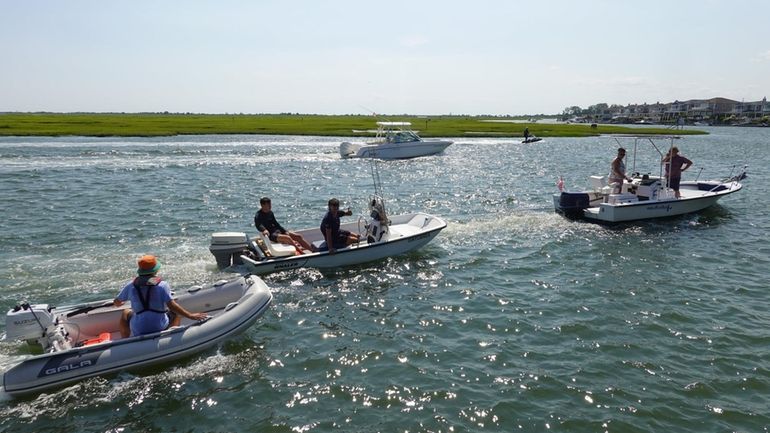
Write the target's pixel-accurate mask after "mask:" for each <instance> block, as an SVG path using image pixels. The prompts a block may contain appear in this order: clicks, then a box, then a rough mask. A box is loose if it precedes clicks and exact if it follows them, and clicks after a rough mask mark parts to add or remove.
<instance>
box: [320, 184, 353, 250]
mask: <svg viewBox="0 0 770 433" xmlns="http://www.w3.org/2000/svg"><path fill="white" fill-rule="evenodd" d="M340 215H346V216H351V215H353V212H351V211H350V209H348V210H346V211H342V212H340V201H339V200H337V199H336V198H333V199H331V200H329V211H328V212H326V215H324V219H323V220H322V221H321V234H322V235H323V236H324V239H326V246H327V247H328V248H329V254H334V252H335V251H336V250H337V249H338V248H345V247H346V246H348V245H350V244H353V243H356V242H358V240H359V238H358V235H357V234H355V233H351V232H349V231H347V230H341V229H340Z"/></svg>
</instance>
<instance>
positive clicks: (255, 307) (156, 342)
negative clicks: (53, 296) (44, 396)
mask: <svg viewBox="0 0 770 433" xmlns="http://www.w3.org/2000/svg"><path fill="white" fill-rule="evenodd" d="M272 299H273V295H272V294H271V293H270V290H269V289H268V288H267V286H266V285H265V283H264V282H263V281H262V280H261V279H260V278H259V277H257V276H245V277H239V278H237V279H235V280H232V281H229V282H228V281H219V282H217V283H215V284H213V285H212V286H210V287H206V288H203V287H201V286H195V287H191V288H189V289H187V290H186V291H184V293H178V294H177V295H176V296H175V300H176V301H177V302H178V303H179V304H180V305H181V306H182V307H184V308H185V309H187V310H188V311H195V312H206V313H208V315H209V318H208V319H206V320H204V321H200V322H193V321H190V320H187V319H183V321H182V324H181V326H178V327H173V328H169V329H166V330H164V331H161V332H156V333H153V334H147V335H141V336H136V337H129V338H121V335H120V330H119V323H120V316H121V314H122V312H123V309H125V308H128V307H129V305H130V303H126V304H124V305H122V306H120V307H116V306H114V305H113V303H112V300H109V301H99V302H93V303H88V304H83V305H75V306H67V307H51V306H48V305H47V304H36V305H29V304H24V305H23V306H17V307H15V308H13V309H12V310H10V311H9V312H8V314H7V315H6V339H7V340H22V341H26V342H27V343H28V344H29V346H30V348H31V349H32V351H33V352H38V353H39V354H37V355H33V356H30V357H28V358H26V359H24V360H22V361H21V362H20V363H19V364H17V365H15V366H13V367H11V368H10V369H9V370H8V371H6V372H5V373H4V374H3V389H4V390H5V392H6V393H8V394H9V395H11V396H19V395H25V394H30V393H36V392H40V391H43V390H46V389H49V388H53V387H58V386H62V385H67V384H71V383H73V382H76V381H79V380H82V379H85V378H88V377H92V376H97V375H105V374H109V373H115V372H118V371H121V370H137V369H138V370H141V369H142V368H144V367H147V366H150V365H154V364H158V363H163V362H167V361H171V360H174V359H177V358H181V357H184V356H189V355H191V354H194V353H196V352H200V351H202V350H204V349H206V348H208V347H211V346H212V345H214V344H216V343H218V342H220V341H222V340H224V339H225V338H227V337H230V336H232V335H235V334H237V333H239V332H242V331H244V330H246V329H247V328H248V327H250V326H251V325H252V324H253V323H254V322H255V321H256V320H257V318H259V317H260V316H261V315H262V314H263V313H264V312H265V311H266V310H267V308H268V307H269V306H270V303H271V302H272Z"/></svg>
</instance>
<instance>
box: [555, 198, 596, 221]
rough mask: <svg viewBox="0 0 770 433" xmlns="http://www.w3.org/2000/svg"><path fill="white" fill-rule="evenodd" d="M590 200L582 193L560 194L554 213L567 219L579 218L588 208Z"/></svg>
mask: <svg viewBox="0 0 770 433" xmlns="http://www.w3.org/2000/svg"><path fill="white" fill-rule="evenodd" d="M590 201H591V200H590V198H589V196H588V194H586V193H584V192H562V193H561V195H560V196H559V206H558V207H557V208H556V211H557V212H559V213H562V214H564V215H565V216H567V217H579V216H581V215H582V214H583V210H584V209H588V207H589V206H590Z"/></svg>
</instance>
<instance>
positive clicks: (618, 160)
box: [608, 147, 631, 194]
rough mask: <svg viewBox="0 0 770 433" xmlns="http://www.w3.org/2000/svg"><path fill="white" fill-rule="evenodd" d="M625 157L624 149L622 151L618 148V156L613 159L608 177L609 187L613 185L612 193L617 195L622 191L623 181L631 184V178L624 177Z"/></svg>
mask: <svg viewBox="0 0 770 433" xmlns="http://www.w3.org/2000/svg"><path fill="white" fill-rule="evenodd" d="M625 157H626V149H623V148H622V147H619V148H618V156H616V157H615V159H613V160H612V165H611V166H610V175H609V181H608V183H609V185H611V186H612V184H615V186H613V188H612V192H613V193H615V194H619V193H620V192H622V191H623V181H624V180H627V181H629V182H631V178H629V177H628V176H626V163H625V162H623V158H625Z"/></svg>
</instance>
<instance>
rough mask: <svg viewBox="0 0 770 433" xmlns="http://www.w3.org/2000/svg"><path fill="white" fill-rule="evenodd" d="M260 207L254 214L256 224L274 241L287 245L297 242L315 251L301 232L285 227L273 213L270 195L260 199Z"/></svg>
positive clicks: (258, 228)
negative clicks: (291, 230)
mask: <svg viewBox="0 0 770 433" xmlns="http://www.w3.org/2000/svg"><path fill="white" fill-rule="evenodd" d="M259 205H260V209H259V210H258V211H257V213H256V214H254V226H255V227H256V228H257V230H259V231H261V232H262V233H263V234H264V235H265V236H267V237H268V238H269V239H270V240H271V241H272V242H278V243H282V244H286V245H294V242H297V243H299V244H300V246H302V248H304V249H306V250H308V251H315V248H313V246H312V245H310V244H309V243H308V242H307V241H306V240H305V238H304V237H302V235H301V234H298V233H294V232H290V231H288V230H286V229H285V228H283V226H281V225H280V224H278V221H277V220H276V219H275V215H273V211H272V208H273V204H272V202H271V201H270V198H269V197H262V198H261V199H259Z"/></svg>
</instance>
